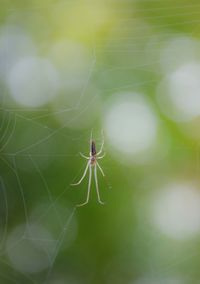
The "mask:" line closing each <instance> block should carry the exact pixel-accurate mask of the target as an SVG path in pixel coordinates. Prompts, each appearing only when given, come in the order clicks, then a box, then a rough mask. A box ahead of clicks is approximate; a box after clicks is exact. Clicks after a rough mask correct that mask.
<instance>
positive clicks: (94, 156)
mask: <svg viewBox="0 0 200 284" xmlns="http://www.w3.org/2000/svg"><path fill="white" fill-rule="evenodd" d="M103 146H104V139H103V141H102V144H101V148H100V150H99V152H97V151H96V144H95V141H94V140H93V139H92V133H91V138H90V154H89V155H90V156H89V157H87V156H85V155H84V154H82V153H80V155H81V156H82V157H83V158H85V159H87V160H88V162H87V165H86V168H85V171H84V173H83V176H82V177H81V179H80V180H79V182H77V183H75V184H72V185H79V184H80V183H81V182H82V180H83V179H84V177H85V176H86V174H87V171H88V169H89V181H88V191H87V198H86V201H85V202H84V203H81V204H79V205H77V206H83V205H85V204H87V203H88V201H89V197H90V189H91V180H92V171H94V180H95V185H96V192H97V197H98V202H99V203H100V204H104V203H103V202H102V201H101V199H100V195H99V186H98V179H97V168H98V169H99V170H100V172H101V174H102V175H103V176H105V174H104V172H103V170H102V168H101V167H100V165H99V163H98V161H97V160H98V159H102V158H103V157H104V156H105V153H104V154H103V155H102V156H99V155H100V154H101V153H102V151H103Z"/></svg>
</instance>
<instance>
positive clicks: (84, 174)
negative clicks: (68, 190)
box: [71, 161, 90, 185]
mask: <svg viewBox="0 0 200 284" xmlns="http://www.w3.org/2000/svg"><path fill="white" fill-rule="evenodd" d="M89 164H90V161H89V162H88V163H87V166H86V168H85V171H84V173H83V176H82V177H81V179H80V180H79V181H78V182H77V183H72V184H71V185H79V184H80V183H81V182H82V180H83V179H84V177H85V176H86V174H87V170H88V167H89Z"/></svg>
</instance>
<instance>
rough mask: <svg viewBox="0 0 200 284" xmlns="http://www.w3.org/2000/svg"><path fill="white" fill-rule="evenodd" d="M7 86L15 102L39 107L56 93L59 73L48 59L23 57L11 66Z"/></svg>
mask: <svg viewBox="0 0 200 284" xmlns="http://www.w3.org/2000/svg"><path fill="white" fill-rule="evenodd" d="M8 86H9V89H10V93H11V96H12V97H13V99H14V100H15V101H16V102H17V103H19V104H21V105H23V106H26V107H39V106H42V105H44V104H46V103H48V102H49V101H50V100H51V99H52V98H53V97H55V95H56V94H57V92H58V89H59V75H58V72H57V71H56V69H55V67H54V66H53V64H52V63H51V62H50V61H49V60H48V59H46V58H39V57H25V58H23V59H21V60H19V61H18V62H17V63H16V64H15V65H14V66H13V68H12V70H11V72H10V74H9V78H8Z"/></svg>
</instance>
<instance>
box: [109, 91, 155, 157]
mask: <svg viewBox="0 0 200 284" xmlns="http://www.w3.org/2000/svg"><path fill="white" fill-rule="evenodd" d="M104 124H105V127H104V128H105V130H106V135H107V137H108V139H109V142H110V144H111V145H112V146H113V147H115V149H116V150H118V151H120V152H122V153H124V154H125V155H129V154H130V155H134V154H137V153H141V152H143V151H145V150H147V149H149V148H151V146H152V145H153V144H154V143H155V141H156V136H157V128H158V123H157V118H156V116H155V114H154V112H153V110H152V109H151V107H150V105H149V104H148V102H147V101H146V100H145V98H144V97H143V96H142V95H139V94H137V93H125V94H118V95H114V96H113V97H112V99H111V104H110V107H109V108H108V109H107V111H106V113H105V120H104Z"/></svg>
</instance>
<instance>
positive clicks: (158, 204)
mask: <svg viewBox="0 0 200 284" xmlns="http://www.w3.org/2000/svg"><path fill="white" fill-rule="evenodd" d="M153 221H154V223H155V225H156V226H157V227H158V228H159V230H160V231H161V232H163V233H164V234H165V235H167V236H169V237H171V238H173V239H178V240H179V239H187V238H191V237H193V236H195V235H196V234H199V233H200V191H199V190H198V189H197V187H196V186H195V185H193V184H190V183H184V182H180V183H178V182H177V183H172V184H168V185H166V186H165V187H164V188H163V189H161V192H160V193H158V194H157V195H156V197H155V200H154V202H153Z"/></svg>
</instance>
